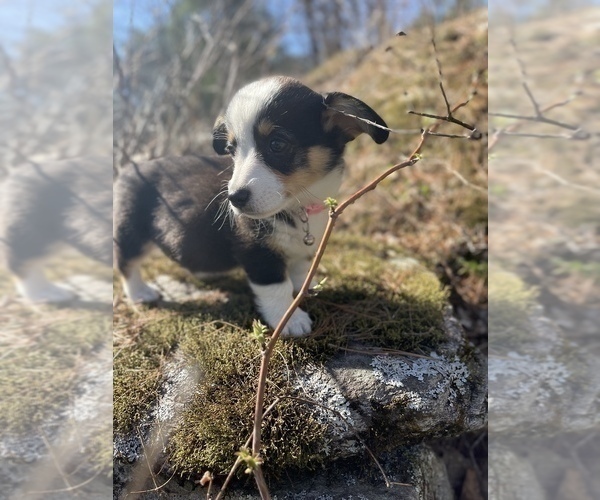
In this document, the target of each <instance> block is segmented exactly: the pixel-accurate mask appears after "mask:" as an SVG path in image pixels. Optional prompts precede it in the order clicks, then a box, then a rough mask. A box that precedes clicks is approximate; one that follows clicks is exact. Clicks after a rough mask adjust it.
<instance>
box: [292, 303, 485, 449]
mask: <svg viewBox="0 0 600 500" xmlns="http://www.w3.org/2000/svg"><path fill="white" fill-rule="evenodd" d="M445 328H446V331H447V333H448V336H447V339H448V340H447V342H446V343H444V344H443V345H441V346H439V348H438V349H437V352H431V353H430V356H429V357H425V356H421V357H413V356H409V355H406V356H405V355H390V354H386V355H383V354H378V355H375V356H373V355H370V354H360V353H341V354H338V355H336V356H335V357H334V358H333V359H332V360H330V361H329V362H328V363H327V364H326V365H325V367H323V368H316V367H307V369H306V370H305V371H304V372H303V373H301V374H300V376H299V378H298V385H299V388H300V390H301V391H302V393H303V394H305V395H306V396H307V397H309V398H310V399H313V400H315V401H317V402H319V403H321V404H322V405H324V406H327V407H330V408H333V409H334V410H336V412H337V414H333V415H332V412H331V411H327V410H324V409H322V408H316V409H315V413H316V415H317V417H316V418H317V420H320V421H324V420H327V421H328V422H329V423H330V434H331V446H332V450H331V451H330V452H331V456H332V457H334V458H340V457H347V456H351V455H354V454H356V453H358V452H360V450H361V449H362V446H361V445H360V442H358V441H357V438H356V433H357V432H358V433H361V434H364V433H367V434H368V435H369V438H370V440H371V442H372V443H373V445H374V446H375V448H376V449H377V450H382V451H385V450H388V449H390V448H391V447H394V446H398V445H400V444H409V443H415V442H419V441H421V440H423V439H431V438H435V437H441V436H455V435H459V434H462V433H464V432H469V431H474V430H478V429H481V428H483V427H484V426H485V424H486V421H487V404H486V403H487V396H486V395H487V391H486V388H487V380H486V379H487V371H486V365H485V360H484V359H483V357H481V356H478V355H477V354H475V353H473V354H472V356H473V357H472V358H470V359H463V358H465V355H464V352H462V349H463V348H464V347H465V341H464V339H463V338H462V336H461V330H460V327H459V326H458V324H457V322H456V320H455V319H454V318H452V317H451V316H450V315H449V314H447V315H446V318H445ZM461 356H462V358H461Z"/></svg>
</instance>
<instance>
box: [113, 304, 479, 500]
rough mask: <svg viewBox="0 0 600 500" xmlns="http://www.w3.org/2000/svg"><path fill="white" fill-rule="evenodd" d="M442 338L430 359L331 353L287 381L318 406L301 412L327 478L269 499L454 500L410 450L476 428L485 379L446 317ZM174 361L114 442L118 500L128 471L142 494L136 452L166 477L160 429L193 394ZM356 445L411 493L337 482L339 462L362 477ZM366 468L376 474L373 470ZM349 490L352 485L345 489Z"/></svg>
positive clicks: (164, 432)
mask: <svg viewBox="0 0 600 500" xmlns="http://www.w3.org/2000/svg"><path fill="white" fill-rule="evenodd" d="M445 331H446V337H445V339H446V340H445V341H444V342H443V343H442V344H440V345H439V346H438V348H437V349H436V350H435V352H431V353H429V356H419V357H415V356H410V355H404V354H401V353H395V354H383V353H382V352H377V353H371V352H369V351H368V350H364V352H346V351H340V352H339V353H338V354H336V355H335V356H334V357H333V358H331V359H330V360H329V361H328V362H327V363H326V364H325V365H323V366H319V365H316V364H309V365H307V366H305V367H303V368H302V369H300V370H297V371H296V370H295V371H294V372H293V373H290V376H291V379H290V384H291V385H292V386H293V387H294V388H295V389H296V392H297V397H298V398H301V399H306V400H307V401H314V402H315V403H318V404H310V403H307V404H306V406H307V407H308V408H310V410H311V413H312V417H313V419H314V420H315V421H316V422H318V423H321V424H323V425H325V426H326V427H327V430H328V435H327V436H326V439H324V441H323V445H322V447H321V453H323V454H325V455H326V456H327V463H329V464H331V467H327V471H328V472H327V473H324V472H323V473H310V474H307V475H306V477H305V479H304V480H303V481H302V482H299V483H296V482H295V486H294V488H293V489H290V487H289V485H287V486H286V487H285V489H280V490H278V489H277V485H276V483H273V493H274V494H276V495H277V498H281V499H284V498H285V499H290V500H291V499H295V498H298V499H300V498H306V499H308V498H310V499H313V498H332V499H337V498H339V499H342V498H346V499H350V498H355V499H358V498H368V499H370V500H371V499H377V498H381V499H387V498H390V499H392V498H394V499H415V500H417V499H419V500H421V499H428V498H431V499H433V498H436V499H438V500H439V499H446V498H447V499H452V498H454V497H453V492H452V488H451V487H450V484H449V480H448V474H447V472H446V469H445V466H444V464H443V463H442V462H441V461H440V460H439V459H438V458H437V457H436V456H435V454H434V453H433V452H432V451H431V450H430V449H429V448H427V447H423V446H420V445H419V446H412V445H416V443H420V442H422V441H423V440H424V439H433V438H436V437H442V436H456V435H460V434H462V433H464V432H469V431H474V430H478V429H481V428H483V427H484V426H485V424H486V410H487V406H486V399H487V398H486V387H487V386H486V375H487V370H486V364H485V360H484V358H483V357H482V356H481V355H480V354H478V352H476V351H474V350H472V349H470V348H469V346H468V345H467V343H466V341H465V340H464V337H463V334H462V330H461V328H460V326H459V324H458V322H457V321H456V320H455V319H454V318H452V317H451V315H450V313H449V312H446V315H445ZM356 350H357V351H360V348H358V347H357V349H356ZM175 359H176V362H174V363H172V364H171V365H168V366H167V368H166V369H165V373H166V374H167V375H166V376H165V377H164V382H163V385H162V388H161V391H160V392H161V396H160V397H159V399H158V400H157V402H156V404H155V405H154V406H153V408H152V409H151V410H150V411H149V413H148V414H147V415H146V417H145V418H144V419H143V422H142V423H141V424H139V425H138V426H137V427H136V432H132V433H130V434H128V435H120V434H117V435H116V436H115V442H114V446H115V450H114V456H115V459H116V460H117V462H118V467H117V469H115V470H116V471H119V472H118V474H117V476H116V477H115V480H116V483H115V484H116V491H117V492H120V494H123V492H124V488H126V487H127V488H131V478H132V476H133V477H137V474H136V473H135V472H134V470H135V466H136V463H137V464H141V465H140V467H141V468H142V469H145V470H146V472H144V473H142V476H143V478H142V479H143V480H142V481H141V483H139V482H137V483H136V487H135V489H138V488H139V489H142V488H143V486H142V485H143V484H144V481H145V480H146V479H148V473H147V466H146V465H145V459H142V455H141V454H142V452H143V450H144V449H146V450H148V449H152V450H158V451H157V452H156V454H155V453H154V452H151V453H152V454H153V457H154V458H155V459H156V462H155V463H154V462H153V463H154V466H153V468H154V469H155V470H158V469H160V468H161V467H162V468H163V470H170V469H169V463H168V458H167V457H166V456H163V455H162V450H163V449H166V448H167V447H168V435H169V432H170V431H169V429H171V428H173V427H174V426H176V425H177V419H178V418H179V417H178V416H179V415H181V414H183V412H184V410H185V407H186V404H187V402H188V400H189V395H190V394H192V393H193V392H194V391H193V388H192V387H190V384H192V385H193V383H194V380H197V377H198V374H197V372H196V371H195V370H194V369H192V368H190V367H189V366H187V365H186V364H185V362H184V358H183V357H178V356H177V355H176V356H175ZM168 374H171V375H168ZM181 384H183V386H185V388H183V386H182V385H181ZM182 395H184V396H185V395H187V396H188V399H186V397H182ZM319 405H321V406H319ZM157 428H160V429H161V431H160V436H157V433H156V432H154V430H155V429H157ZM142 439H143V440H144V445H143V446H142V441H141V440H142ZM365 444H368V446H369V448H370V449H371V450H372V451H373V452H374V453H375V454H376V456H378V457H384V458H383V459H382V464H383V463H384V464H385V465H384V470H389V471H391V472H389V473H388V475H389V476H390V480H391V481H393V482H406V483H409V484H410V485H411V486H410V487H396V488H393V489H392V490H388V489H387V488H386V487H385V484H383V482H382V480H381V477H379V480H378V481H379V482H378V484H377V485H375V486H373V485H370V484H364V481H363V480H360V479H357V478H356V477H354V479H353V478H352V474H350V476H347V477H346V476H344V474H342V473H341V472H339V474H338V473H334V472H332V471H335V470H337V469H336V467H338V465H336V464H339V463H340V460H342V462H344V461H349V462H350V463H353V464H354V465H353V466H352V467H350V469H349V470H350V471H354V472H356V471H357V470H358V469H360V468H362V467H364V464H365V461H367V462H370V458H369V457H368V455H366V452H365ZM357 464H361V465H360V467H359V466H358V465H357ZM340 467H341V466H340ZM370 467H371V468H372V469H374V470H376V467H375V466H374V465H373V464H372V465H371V466H370ZM138 470H139V469H138ZM294 477H296V476H294ZM302 477H304V476H302ZM344 477H346V479H343V478H344ZM163 479H165V478H161V481H162V480H163ZM348 481H354V483H353V485H354V486H352V484H349V483H348ZM173 483H175V482H174V481H173ZM146 486H147V485H146ZM170 488H172V489H168V490H166V491H169V492H171V494H172V495H173V496H172V497H171V496H169V498H187V497H186V492H185V491H183V490H182V489H181V488H179V487H177V488H176V487H175V486H174V485H172V486H171V487H170ZM130 491H131V490H130ZM292 491H293V493H292ZM164 493H165V491H163V494H164ZM244 494H245V493H244ZM250 495H251V496H249V497H247V498H256V496H252V495H256V493H255V490H253V489H251V490H250ZM328 495H329V496H328ZM360 495H362V496H360ZM147 498H149V499H150V498H153V497H151V496H148V497H147ZM156 498H158V497H156ZM231 498H245V497H243V496H237V497H236V496H232V497H231Z"/></svg>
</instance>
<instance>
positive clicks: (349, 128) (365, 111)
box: [323, 92, 390, 144]
mask: <svg viewBox="0 0 600 500" xmlns="http://www.w3.org/2000/svg"><path fill="white" fill-rule="evenodd" d="M324 103H325V106H326V109H325V111H324V112H323V128H324V129H325V131H326V132H329V131H331V130H333V129H334V128H338V129H339V130H340V131H341V133H342V135H343V137H344V140H345V142H350V141H352V140H354V139H356V137H358V136H359V135H360V134H362V133H363V132H364V133H367V134H369V135H370V136H371V138H372V139H373V140H374V141H375V142H376V143H377V144H382V143H384V142H385V141H386V140H387V138H388V136H389V135H390V133H389V132H388V131H387V130H384V129H382V128H379V127H376V126H374V125H371V124H370V123H368V122H365V121H363V120H368V121H369V122H373V123H376V124H377V125H381V126H383V127H386V128H387V125H386V123H385V122H384V121H383V118H381V116H379V115H378V114H377V113H375V111H373V110H372V109H371V108H370V107H369V106H367V105H366V104H365V103H364V102H362V101H360V100H359V99H357V98H356V97H352V96H350V95H348V94H343V93H342V92H331V93H329V94H325V100H324ZM349 115H352V116H349ZM361 118H362V119H361Z"/></svg>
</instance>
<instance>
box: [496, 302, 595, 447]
mask: <svg viewBox="0 0 600 500" xmlns="http://www.w3.org/2000/svg"><path fill="white" fill-rule="evenodd" d="M504 350H505V351H506V354H504V355H502V356H498V355H492V356H490V359H489V378H490V403H489V404H490V407H489V411H490V417H491V419H490V421H491V431H492V432H493V433H494V435H495V436H498V435H503V434H505V433H507V434H509V435H514V433H522V434H527V435H530V434H531V432H532V431H535V432H536V433H538V434H539V435H545V436H551V435H553V434H556V433H558V432H579V431H588V430H592V429H595V428H597V426H598V425H599V424H600V413H599V412H598V406H597V404H598V403H597V402H598V399H599V398H600V372H599V371H598V370H597V369H596V368H597V355H596V354H595V353H594V352H593V350H589V351H584V350H583V349H581V350H579V351H577V350H576V348H575V346H574V345H572V344H569V343H568V342H567V341H566V340H564V338H563V336H562V332H561V331H560V330H559V328H558V327H557V326H556V325H555V324H554V323H553V322H552V321H551V320H550V319H548V318H547V317H545V316H543V315H542V311H541V309H539V308H538V309H536V310H535V312H534V313H533V314H532V315H531V317H530V321H529V329H528V331H527V337H526V340H524V341H521V342H519V343H518V344H517V343H515V342H513V341H507V344H506V345H505V346H504Z"/></svg>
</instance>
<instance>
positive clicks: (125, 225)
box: [114, 156, 285, 284]
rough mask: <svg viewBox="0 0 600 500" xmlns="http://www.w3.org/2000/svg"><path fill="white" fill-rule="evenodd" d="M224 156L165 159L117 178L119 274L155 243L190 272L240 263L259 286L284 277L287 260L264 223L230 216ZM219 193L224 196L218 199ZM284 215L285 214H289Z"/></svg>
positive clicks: (227, 162)
mask: <svg viewBox="0 0 600 500" xmlns="http://www.w3.org/2000/svg"><path fill="white" fill-rule="evenodd" d="M231 167H232V161H231V159H230V158H226V157H218V158H217V157H215V158H209V157H202V156H185V157H167V158H162V159H159V160H153V161H149V162H145V163H141V164H139V165H131V166H130V167H128V168H127V169H125V170H124V171H123V172H122V173H121V175H120V176H119V178H118V180H117V182H116V183H115V205H114V206H115V208H114V243H115V256H116V263H117V267H118V269H119V271H120V272H121V273H122V274H123V275H125V276H127V264H128V262H130V261H132V260H134V259H136V258H138V257H140V256H142V254H143V252H144V248H145V247H146V246H147V245H148V244H150V243H152V244H155V245H156V246H158V247H159V248H160V249H161V250H162V251H163V252H164V253H165V255H167V256H168V257H170V258H171V259H172V260H174V261H175V262H177V263H178V264H180V265H181V266H183V267H185V268H186V269H189V270H190V271H192V272H221V271H228V270H230V269H232V268H233V267H236V266H237V265H241V266H242V267H243V268H244V269H245V270H246V272H247V273H248V276H249V277H250V279H251V280H252V281H253V282H255V283H257V284H270V283H279V282H281V281H283V280H284V279H285V261H284V259H283V257H282V256H281V255H279V254H278V253H276V252H275V251H273V250H272V249H270V248H269V247H268V245H267V242H266V238H265V236H266V235H268V234H270V232H272V227H269V226H268V225H265V223H264V222H263V221H256V220H253V219H247V218H239V220H237V221H236V223H235V224H234V225H233V227H232V224H231V221H230V220H229V217H231V214H229V213H227V211H226V207H225V206H224V205H223V204H224V203H226V198H227V190H226V183H227V181H228V180H229V178H230V177H231V170H232V169H231ZM216 193H219V194H218V195H217V196H215V194H216ZM283 217H284V218H285V216H283Z"/></svg>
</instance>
